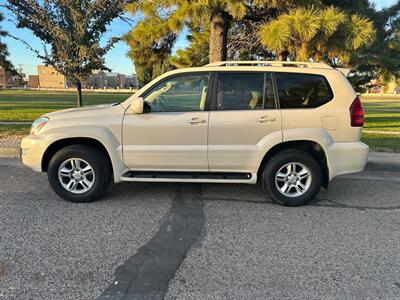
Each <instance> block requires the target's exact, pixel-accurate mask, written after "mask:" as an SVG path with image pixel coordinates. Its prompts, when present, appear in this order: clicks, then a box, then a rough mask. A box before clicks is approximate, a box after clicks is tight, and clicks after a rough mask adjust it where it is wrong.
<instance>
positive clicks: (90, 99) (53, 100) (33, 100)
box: [0, 91, 130, 121]
mask: <svg viewBox="0 0 400 300" xmlns="http://www.w3.org/2000/svg"><path fill="white" fill-rule="evenodd" d="M129 96H130V94H123V93H121V94H119V93H114V94H109V93H91V92H87V93H83V104H84V105H95V104H105V103H115V102H122V101H125V100H126V99H127V98H129ZM75 106H76V93H75V92H72V91H71V92H53V91H0V121H33V120H35V119H37V118H38V117H40V116H41V115H43V114H45V113H48V112H52V111H55V110H60V109H65V108H71V107H75Z"/></svg>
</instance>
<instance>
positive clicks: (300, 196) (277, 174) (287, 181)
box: [262, 150, 323, 206]
mask: <svg viewBox="0 0 400 300" xmlns="http://www.w3.org/2000/svg"><path fill="white" fill-rule="evenodd" d="M322 175H323V174H322V169H321V166H320V165H319V163H318V161H317V160H316V159H315V158H314V157H313V156H312V155H310V154H308V153H306V152H303V151H300V150H285V151H282V152H279V153H277V154H275V155H274V156H273V157H272V158H271V159H270V160H269V162H268V163H267V165H266V167H265V168H264V171H263V174H262V186H263V189H264V191H265V192H266V193H267V194H268V195H269V196H270V197H271V198H272V200H273V201H274V202H276V203H278V204H281V205H286V206H299V205H304V204H307V203H308V202H310V201H311V200H312V199H314V198H315V197H316V196H317V194H318V192H319V190H320V189H321V185H322Z"/></svg>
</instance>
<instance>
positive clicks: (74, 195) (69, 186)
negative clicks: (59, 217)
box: [47, 145, 111, 202]
mask: <svg viewBox="0 0 400 300" xmlns="http://www.w3.org/2000/svg"><path fill="white" fill-rule="evenodd" d="M47 177H48V180H49V183H50V185H51V187H52V188H53V190H54V191H55V192H56V193H57V194H58V195H59V196H60V197H62V198H64V199H65V200H68V201H72V202H90V201H93V200H96V199H98V198H100V197H101V196H102V195H103V194H104V192H105V191H106V189H107V187H108V185H109V183H110V179H111V167H110V164H109V162H108V159H107V157H105V155H104V154H103V153H102V152H100V151H98V150H97V149H96V148H94V147H91V146H87V145H72V146H68V147H65V148H63V149H61V150H59V151H58V152H57V153H56V154H55V155H54V156H53V157H52V158H51V160H50V162H49V167H48V170H47Z"/></svg>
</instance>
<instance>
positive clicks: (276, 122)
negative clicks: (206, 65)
mask: <svg viewBox="0 0 400 300" xmlns="http://www.w3.org/2000/svg"><path fill="white" fill-rule="evenodd" d="M217 78H218V80H217V87H216V90H215V92H214V93H213V102H212V103H213V104H212V110H211V112H210V121H209V122H210V124H209V137H208V140H209V142H208V143H209V159H210V170H211V171H212V172H251V173H253V172H256V171H257V169H258V167H259V163H260V158H262V156H263V155H264V153H263V152H264V149H265V148H266V144H267V143H279V142H281V141H282V131H281V113H280V111H279V109H276V101H275V96H274V89H273V83H272V82H273V80H272V75H271V74H270V73H263V72H236V73H235V72H220V73H218V77H217Z"/></svg>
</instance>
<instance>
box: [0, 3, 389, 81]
mask: <svg viewBox="0 0 400 300" xmlns="http://www.w3.org/2000/svg"><path fill="white" fill-rule="evenodd" d="M372 2H373V3H374V4H375V6H376V7H377V8H378V9H382V8H384V7H388V6H390V5H392V4H394V3H395V2H396V0H372ZM0 11H1V12H2V13H3V15H4V17H5V20H4V22H3V23H2V24H1V28H2V30H5V31H7V32H9V33H10V34H12V35H14V36H17V37H18V38H20V39H22V40H24V41H26V42H27V43H28V44H29V45H30V46H31V47H32V48H34V49H38V50H42V49H44V47H43V44H42V42H41V41H40V39H38V38H36V37H35V36H34V35H33V34H32V33H31V32H30V31H29V30H26V29H16V28H15V24H14V23H13V22H12V15H11V14H10V13H9V12H8V11H7V10H6V9H4V8H2V7H0ZM135 23H136V20H135V18H131V24H127V23H126V22H124V21H122V20H115V21H113V22H112V23H111V24H110V26H109V28H108V32H107V33H106V34H105V36H104V37H103V41H105V40H107V39H108V38H110V37H112V36H122V35H123V34H125V33H127V32H128V31H129V30H130V29H131V28H132V27H133V26H134V25H135ZM186 34H187V33H186V32H183V33H182V34H181V35H180V36H179V37H178V39H177V41H176V44H175V46H174V51H175V50H176V49H180V48H185V47H186V45H187V41H186ZM2 41H3V42H4V43H6V44H7V46H8V50H9V53H10V60H11V62H12V63H13V64H14V66H15V67H16V68H17V69H18V68H19V67H22V70H23V72H24V73H26V74H37V69H36V66H37V65H39V64H42V61H41V60H40V59H38V58H37V57H36V55H35V54H34V53H32V52H31V51H30V50H28V49H27V48H26V47H25V46H24V45H23V44H22V43H21V42H20V41H16V40H14V39H12V38H10V37H7V38H2ZM128 51H129V47H128V46H127V45H126V44H125V43H124V42H119V43H118V44H116V45H115V46H114V48H113V49H111V50H110V51H109V52H108V53H107V55H106V66H107V67H108V68H110V69H111V70H112V71H113V72H119V73H122V74H133V73H135V70H134V65H133V63H132V61H131V60H130V59H129V58H128V57H127V53H128Z"/></svg>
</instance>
